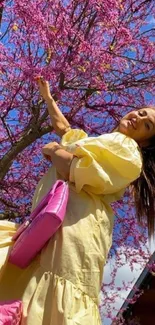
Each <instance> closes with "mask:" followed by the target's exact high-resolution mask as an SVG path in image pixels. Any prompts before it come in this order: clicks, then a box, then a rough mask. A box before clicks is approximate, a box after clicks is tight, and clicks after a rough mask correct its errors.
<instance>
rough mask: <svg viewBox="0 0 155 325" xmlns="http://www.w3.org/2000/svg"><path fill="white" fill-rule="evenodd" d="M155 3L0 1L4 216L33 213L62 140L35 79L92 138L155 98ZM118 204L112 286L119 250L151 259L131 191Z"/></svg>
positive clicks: (0, 212)
mask: <svg viewBox="0 0 155 325" xmlns="http://www.w3.org/2000/svg"><path fill="white" fill-rule="evenodd" d="M154 9H155V8H154V0H136V1H135V0H104V1H102V0H96V1H95V0H85V1H83V0H55V1H50V0H45V1H42V0H29V1H25V0H16V1H13V0H11V1H7V0H6V1H4V0H1V1H0V23H1V35H0V146H1V150H0V184H1V197H0V218H1V219H5V218H15V217H20V218H23V217H24V216H26V215H28V214H29V213H30V207H31V199H32V195H33V192H34V188H35V186H36V184H37V182H38V180H39V179H40V177H41V176H42V175H43V173H44V172H45V171H46V170H47V168H48V163H46V162H45V161H44V160H43V159H42V155H41V150H40V149H41V147H42V146H43V144H44V143H47V142H48V141H52V140H54V139H56V136H55V134H54V131H53V128H52V126H51V125H50V120H49V116H48V112H47V108H46V106H45V104H44V102H43V100H42V99H41V98H40V96H39V93H38V89H37V86H36V84H35V82H34V77H35V76H36V75H38V74H42V75H43V76H44V77H45V78H46V79H47V80H49V81H50V85H51V90H52V94H53V96H54V97H55V99H56V100H57V101H58V104H59V106H60V108H61V109H62V111H63V112H64V114H65V115H66V117H67V118H68V120H69V122H70V123H71V125H72V126H73V127H78V128H83V129H85V130H86V131H87V132H88V133H89V134H92V135H95V134H96V135H97V134H101V133H103V132H107V131H109V130H111V129H112V128H114V126H115V125H116V123H117V121H118V119H119V118H120V116H121V115H123V114H125V113H126V112H127V111H128V110H130V109H134V108H138V107H141V106H145V105H150V104H151V105H152V104H153V99H152V97H153V91H154V81H155V76H154V71H155V70H154V61H153V56H154V48H153V33H154V30H155V28H154V27H153V19H152V17H153V14H154ZM151 21H152V22H151ZM122 206H123V208H122ZM114 208H115V211H116V214H117V219H116V223H117V226H116V231H115V232H114V244H113V248H112V250H111V254H110V257H111V256H112V255H113V254H115V255H116V257H117V258H116V267H115V268H114V271H113V277H112V279H113V280H112V282H111V283H110V284H108V286H109V285H111V287H113V286H114V278H115V273H116V269H117V268H118V267H119V266H120V265H121V263H122V262H121V255H120V254H119V256H118V253H117V247H119V246H121V247H125V249H124V251H122V254H126V258H128V259H129V258H130V261H131V267H133V265H134V262H135V260H136V261H137V259H138V257H139V261H140V262H141V263H144V262H145V260H146V258H147V257H148V253H147V254H144V250H143V244H145V243H146V239H147V237H146V234H145V231H144V232H142V230H140V231H138V229H137V224H136V222H135V217H134V209H133V206H132V201H131V199H130V196H129V193H127V195H126V196H125V198H124V204H123V205H122V204H121V202H119V203H117V204H115V206H114ZM122 218H123V225H122ZM118 229H119V231H118ZM135 234H136V235H135ZM140 243H141V244H140ZM131 245H132V247H133V248H134V250H135V253H136V259H135V255H134V258H133V254H132V255H131V254H130V251H131V250H130V247H131ZM104 291H106V287H104ZM105 301H106V304H107V302H108V298H107V299H106V300H105Z"/></svg>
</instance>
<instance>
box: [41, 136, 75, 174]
mask: <svg viewBox="0 0 155 325" xmlns="http://www.w3.org/2000/svg"><path fill="white" fill-rule="evenodd" d="M42 152H43V155H44V156H45V158H46V159H48V160H50V161H52V163H53V165H54V166H55V168H56V170H57V171H58V173H59V174H60V175H61V176H62V177H63V178H64V179H65V180H68V179H69V173H70V165H71V163H72V160H73V158H74V156H73V154H71V153H70V152H67V151H66V150H64V149H63V148H62V147H61V146H60V145H59V144H58V143H57V142H50V143H48V144H46V145H45V146H44V147H43V148H42ZM47 157H48V158H47Z"/></svg>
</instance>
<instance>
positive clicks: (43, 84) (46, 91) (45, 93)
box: [35, 77, 52, 101]
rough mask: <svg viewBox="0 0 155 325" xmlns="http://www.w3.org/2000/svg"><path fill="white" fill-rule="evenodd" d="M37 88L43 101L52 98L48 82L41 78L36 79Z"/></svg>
mask: <svg viewBox="0 0 155 325" xmlns="http://www.w3.org/2000/svg"><path fill="white" fill-rule="evenodd" d="M35 79H36V80H37V83H38V86H39V91H40V95H41V96H42V97H43V99H44V100H45V101H48V100H49V99H51V98H52V95H51V92H50V87H49V83H48V81H45V80H44V78H43V77H36V78H35Z"/></svg>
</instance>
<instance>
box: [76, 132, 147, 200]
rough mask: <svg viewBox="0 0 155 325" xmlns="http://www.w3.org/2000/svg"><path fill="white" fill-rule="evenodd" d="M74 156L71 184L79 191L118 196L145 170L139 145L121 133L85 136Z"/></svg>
mask: <svg viewBox="0 0 155 325" xmlns="http://www.w3.org/2000/svg"><path fill="white" fill-rule="evenodd" d="M73 153H74V155H75V158H74V159H73V161H72V164H71V167H70V181H71V182H72V183H75V187H76V191H77V192H80V191H81V190H82V189H84V190H85V191H88V192H92V193H94V194H104V195H107V194H112V193H116V192H118V191H120V190H122V189H125V188H126V187H127V186H128V185H129V184H130V183H131V182H133V181H134V180H135V179H136V178H138V177H139V175H140V172H141V168H142V160H141V154H140V151H139V150H138V146H137V144H136V142H135V141H134V140H133V139H131V138H129V137H126V136H125V135H123V134H121V133H119V132H114V133H110V134H104V135H102V136H99V137H97V138H94V137H93V138H91V137H90V138H88V137H87V138H86V137H85V138H83V139H81V140H80V141H77V142H76V144H75V147H74V152H73Z"/></svg>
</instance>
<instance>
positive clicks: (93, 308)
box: [0, 130, 142, 325]
mask: <svg viewBox="0 0 155 325" xmlns="http://www.w3.org/2000/svg"><path fill="white" fill-rule="evenodd" d="M61 143H62V145H63V147H64V148H65V149H66V150H68V151H69V152H72V153H73V154H74V155H75V156H76V158H74V159H73V161H72V164H71V168H70V196H69V203H68V208H67V213H66V217H65V221H64V223H63V226H62V227H61V228H60V229H59V230H58V232H57V233H56V234H55V235H54V236H53V237H52V238H51V239H50V241H49V242H48V244H47V245H46V246H45V247H44V248H43V250H42V251H41V254H39V255H38V256H37V257H36V258H35V259H34V261H33V262H32V263H31V264H30V265H29V266H28V267H27V268H26V269H24V270H21V269H20V268H17V267H16V266H13V265H11V264H10V263H9V262H7V258H8V251H9V247H10V245H11V238H12V235H13V234H14V233H15V231H16V229H17V226H16V225H15V224H14V223H11V222H7V221H5V222H0V274H1V280H0V300H6V299H22V300H23V303H24V312H23V319H22V325H75V324H76V325H90V324H91V325H99V324H101V320H100V315H99V310H98V303H99V299H98V297H99V292H100V287H101V282H102V276H103V269H104V265H105V262H106V258H107V254H108V252H109V249H110V246H111V242H112V230H113V212H112V209H111V207H110V203H111V202H113V201H116V200H118V199H119V198H120V196H121V195H122V194H123V189H124V188H125V187H126V186H128V185H129V184H130V183H131V182H132V181H133V180H135V179H136V178H137V177H138V176H139V175H140V171H141V166H142V162H141V155H140V152H139V150H138V147H137V144H136V142H135V141H134V140H132V139H130V138H128V137H126V136H124V135H122V134H121V133H118V132H114V133H111V134H105V135H101V136H99V137H97V138H94V137H88V136H87V134H86V133H85V132H84V131H82V130H70V131H68V132H67V133H66V134H65V135H64V136H63V139H62V142H61ZM57 177H58V175H57V172H56V170H55V168H54V167H51V168H49V170H48V172H47V173H46V174H45V175H44V176H43V177H42V179H41V180H40V181H39V183H38V185H37V188H36V191H35V194H34V198H33V203H32V210H33V209H34V208H35V206H36V205H37V204H38V202H39V201H40V200H41V198H42V196H43V195H45V193H47V192H48V190H49V188H50V187H51V184H53V183H54V182H55V181H56V179H57ZM2 273H3V274H2Z"/></svg>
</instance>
